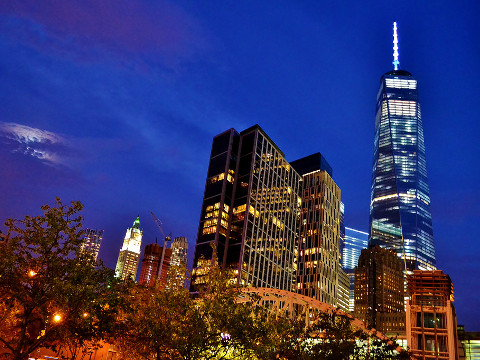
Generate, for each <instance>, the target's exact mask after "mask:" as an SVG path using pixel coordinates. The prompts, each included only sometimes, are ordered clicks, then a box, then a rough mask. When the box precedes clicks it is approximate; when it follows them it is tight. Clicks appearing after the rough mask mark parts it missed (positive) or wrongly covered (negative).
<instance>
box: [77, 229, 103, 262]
mask: <svg viewBox="0 0 480 360" xmlns="http://www.w3.org/2000/svg"><path fill="white" fill-rule="evenodd" d="M102 239H103V230H95V229H89V228H87V229H86V230H85V237H84V238H83V243H82V246H81V251H82V252H89V253H91V254H92V255H93V256H95V260H97V257H98V252H99V251H100V245H101V244H102Z"/></svg>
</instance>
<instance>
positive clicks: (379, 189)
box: [370, 23, 435, 271]
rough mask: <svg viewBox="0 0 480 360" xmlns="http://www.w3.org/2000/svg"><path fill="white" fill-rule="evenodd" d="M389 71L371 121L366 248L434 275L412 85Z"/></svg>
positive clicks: (422, 150)
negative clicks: (390, 253) (378, 249)
mask: <svg viewBox="0 0 480 360" xmlns="http://www.w3.org/2000/svg"><path fill="white" fill-rule="evenodd" d="M394 44H395V45H394V50H395V52H394V62H393V64H394V66H395V69H394V70H392V71H389V72H387V73H386V74H384V75H383V76H382V78H381V80H380V89H379V91H378V96H377V113H376V119H375V140H374V156H373V174H372V187H371V202H370V243H371V244H373V245H380V246H382V247H387V248H390V249H394V250H395V251H396V252H397V253H398V255H399V256H400V257H401V258H402V260H403V261H404V268H406V270H408V271H412V270H414V269H420V270H433V269H435V249H434V243H433V230H432V216H431V212H430V196H429V188H428V180H427V166H426V159H425V144H424V139H423V125H422V117H421V113H420V103H419V101H418V88H417V79H416V78H415V77H413V76H412V74H410V73H409V72H408V71H405V70H399V69H398V66H399V62H398V41H397V33H396V23H395V25H394Z"/></svg>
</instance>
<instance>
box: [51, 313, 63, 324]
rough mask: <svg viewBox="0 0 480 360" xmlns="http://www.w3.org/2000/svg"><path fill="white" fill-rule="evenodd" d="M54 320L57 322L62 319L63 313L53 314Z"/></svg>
mask: <svg viewBox="0 0 480 360" xmlns="http://www.w3.org/2000/svg"><path fill="white" fill-rule="evenodd" d="M53 321H54V322H56V323H58V322H60V321H62V315H60V314H55V315H54V316H53Z"/></svg>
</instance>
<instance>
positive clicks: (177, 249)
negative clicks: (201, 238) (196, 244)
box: [167, 236, 188, 286]
mask: <svg viewBox="0 0 480 360" xmlns="http://www.w3.org/2000/svg"><path fill="white" fill-rule="evenodd" d="M170 251H171V257H170V268H169V270H168V282H169V283H170V282H171V281H172V279H175V277H176V280H177V281H176V283H180V284H181V283H183V284H184V285H185V280H186V279H187V273H186V269H187V253H188V241H187V238H186V237H183V236H181V237H176V238H175V239H174V240H173V242H172V244H171V245H170ZM175 267H181V268H175ZM179 270H180V272H179ZM167 286H168V284H167Z"/></svg>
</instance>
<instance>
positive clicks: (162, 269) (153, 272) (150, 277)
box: [138, 244, 172, 288]
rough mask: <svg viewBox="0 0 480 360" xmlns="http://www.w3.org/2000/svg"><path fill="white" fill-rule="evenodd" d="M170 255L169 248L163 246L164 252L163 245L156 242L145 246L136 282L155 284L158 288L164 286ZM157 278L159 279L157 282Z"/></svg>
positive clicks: (151, 285) (147, 284)
mask: <svg viewBox="0 0 480 360" xmlns="http://www.w3.org/2000/svg"><path fill="white" fill-rule="evenodd" d="M171 255H172V250H171V249H167V248H165V252H164V247H163V246H160V245H158V244H149V245H147V246H145V251H144V255H143V260H142V269H141V270H140V278H139V280H138V283H139V284H140V285H145V286H150V287H154V286H155V285H157V286H158V287H160V288H163V287H165V284H166V282H167V273H168V268H169V265H170V257H171ZM162 259H163V262H162ZM157 280H159V281H158V284H157Z"/></svg>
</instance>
